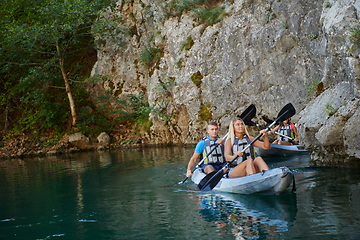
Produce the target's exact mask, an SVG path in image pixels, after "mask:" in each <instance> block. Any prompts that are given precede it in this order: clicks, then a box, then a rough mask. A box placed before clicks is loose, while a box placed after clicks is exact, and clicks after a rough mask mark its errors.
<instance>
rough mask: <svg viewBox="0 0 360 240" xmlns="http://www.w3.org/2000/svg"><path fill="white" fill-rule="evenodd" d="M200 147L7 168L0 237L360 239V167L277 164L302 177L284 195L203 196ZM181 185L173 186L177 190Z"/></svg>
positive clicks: (0, 174) (298, 159) (3, 165)
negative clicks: (197, 179)
mask: <svg viewBox="0 0 360 240" xmlns="http://www.w3.org/2000/svg"><path fill="white" fill-rule="evenodd" d="M192 153H193V148H192V147H189V148H183V147H169V148H144V149H140V150H139V149H133V150H124V151H120V150H119V151H113V152H103V153H82V154H75V155H71V156H58V157H48V158H35V159H23V160H20V159H14V160H3V161H0V239H34V240H35V239H80V240H81V239H164V238H165V239H360V237H359V234H360V227H359V226H360V174H359V171H358V170H351V171H350V170H342V169H331V168H312V167H309V163H308V162H309V158H310V156H309V155H298V156H292V157H287V158H284V157H283V158H277V159H268V160H267V162H268V164H269V166H270V167H271V168H272V167H278V166H288V167H290V168H292V169H293V170H294V171H295V173H296V174H295V176H296V184H297V192H296V193H291V191H290V188H289V189H288V190H287V191H286V192H285V193H284V194H282V195H280V196H262V195H239V194H225V193H201V192H198V191H197V190H196V186H195V185H194V184H193V183H192V182H191V180H188V181H187V182H186V184H183V185H178V184H177V183H178V182H179V181H180V180H182V179H183V178H184V173H185V169H186V165H187V162H188V160H189V158H190V157H191V155H192ZM168 185H172V186H168Z"/></svg>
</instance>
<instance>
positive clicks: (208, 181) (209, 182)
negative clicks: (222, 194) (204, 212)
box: [197, 169, 223, 191]
mask: <svg viewBox="0 0 360 240" xmlns="http://www.w3.org/2000/svg"><path fill="white" fill-rule="evenodd" d="M222 173H223V172H222V169H220V170H219V171H213V172H211V173H209V174H207V175H206V176H205V177H204V178H203V179H202V180H201V181H200V183H199V184H198V186H197V187H198V189H199V190H200V191H211V190H212V189H213V188H214V187H215V186H216V185H217V184H218V183H219V182H220V180H221V178H222V176H223V174H222Z"/></svg>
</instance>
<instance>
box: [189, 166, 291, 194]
mask: <svg viewBox="0 0 360 240" xmlns="http://www.w3.org/2000/svg"><path fill="white" fill-rule="evenodd" d="M205 176H206V174H205V173H204V172H202V170H200V169H196V170H195V171H194V175H193V176H192V177H191V180H192V181H193V182H194V183H195V184H199V182H200V181H201V180H202V179H203V178H204V177H205ZM293 176H294V174H293V172H292V171H291V170H290V169H289V168H287V167H279V168H273V169H270V170H268V171H265V172H264V173H262V172H261V173H256V174H253V175H249V176H245V177H241V178H222V179H221V180H220V182H219V183H218V184H217V185H216V186H215V187H214V188H213V190H215V191H220V192H230V193H241V194H251V193H260V194H266V195H279V194H281V193H283V192H284V191H285V190H286V189H287V188H288V187H289V186H290V184H291V182H292V180H293Z"/></svg>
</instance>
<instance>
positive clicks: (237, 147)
mask: <svg viewBox="0 0 360 240" xmlns="http://www.w3.org/2000/svg"><path fill="white" fill-rule="evenodd" d="M250 143H251V140H250V138H249V137H248V136H246V135H244V137H243V139H241V140H240V139H239V138H238V137H236V136H235V139H234V144H233V146H232V148H231V150H232V155H233V154H235V153H236V152H237V151H241V150H243V149H244V148H245V147H246V145H248V144H250ZM249 157H251V159H252V160H254V159H255V158H256V156H255V151H254V146H250V147H249V148H248V149H246V150H245V152H243V155H242V157H240V158H238V159H237V160H236V161H235V162H234V163H235V164H232V166H236V165H238V164H240V163H241V162H243V161H245V160H246V159H248V158H249Z"/></svg>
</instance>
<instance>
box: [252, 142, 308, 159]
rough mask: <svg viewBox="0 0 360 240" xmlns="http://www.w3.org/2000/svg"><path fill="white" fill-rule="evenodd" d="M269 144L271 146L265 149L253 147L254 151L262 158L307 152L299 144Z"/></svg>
mask: <svg viewBox="0 0 360 240" xmlns="http://www.w3.org/2000/svg"><path fill="white" fill-rule="evenodd" d="M270 146H271V148H270V149H266V150H265V149H261V148H257V147H255V150H256V153H257V154H258V155H260V156H261V157H263V158H267V157H279V156H288V155H292V154H298V153H307V152H309V151H307V150H305V149H302V148H301V147H300V146H299V145H280V144H273V143H271V144H270Z"/></svg>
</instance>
